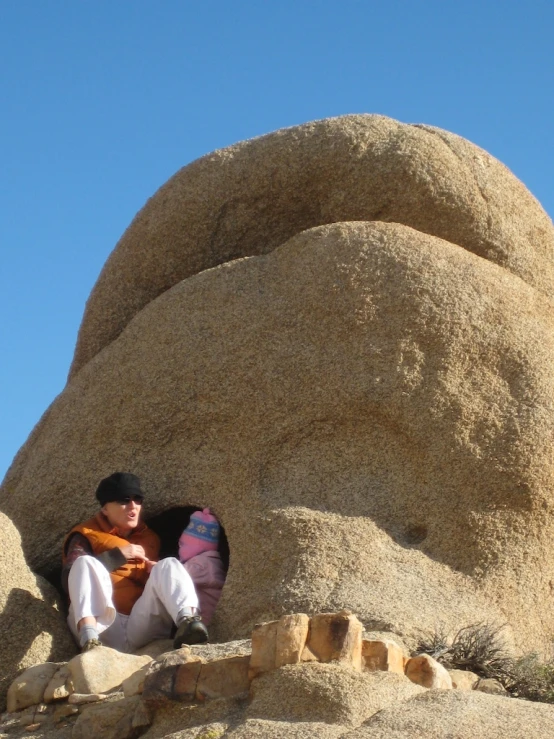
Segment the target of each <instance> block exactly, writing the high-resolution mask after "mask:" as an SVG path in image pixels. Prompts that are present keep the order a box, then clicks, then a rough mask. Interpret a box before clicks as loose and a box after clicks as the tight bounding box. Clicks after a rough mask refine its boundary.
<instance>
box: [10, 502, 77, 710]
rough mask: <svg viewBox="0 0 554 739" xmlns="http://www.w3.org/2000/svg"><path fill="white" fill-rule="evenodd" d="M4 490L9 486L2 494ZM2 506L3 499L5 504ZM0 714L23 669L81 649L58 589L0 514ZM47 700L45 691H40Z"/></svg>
mask: <svg viewBox="0 0 554 739" xmlns="http://www.w3.org/2000/svg"><path fill="white" fill-rule="evenodd" d="M3 494H4V489H2V493H1V494H0V497H1V496H2V495H3ZM0 505H1V503H0ZM0 537H1V539H2V548H1V550H0V614H1V616H2V629H1V630H2V638H1V639H0V665H1V670H0V713H1V712H2V711H3V710H4V709H5V707H6V694H7V692H8V688H9V686H10V684H11V683H12V681H13V680H14V679H15V678H16V676H17V675H18V673H20V672H21V671H22V670H26V669H27V668H29V667H34V666H36V665H39V664H41V663H45V662H47V661H48V662H54V661H63V660H66V659H70V658H71V657H72V656H73V655H74V654H75V652H76V647H75V644H74V642H73V638H72V636H71V634H70V633H69V630H68V628H67V624H66V622H65V618H64V616H63V615H62V612H61V603H60V601H59V595H58V593H57V592H56V590H55V589H54V588H53V587H52V585H50V583H49V582H47V581H46V580H45V579H44V578H42V577H39V576H38V575H35V574H33V573H32V572H31V570H30V569H29V567H28V565H27V563H26V561H25V558H24V556H23V552H22V550H21V538H20V536H19V533H18V532H17V530H16V528H15V526H14V525H13V523H12V522H11V521H10V520H9V518H8V517H7V516H5V515H4V514H3V513H0ZM41 700H42V696H41Z"/></svg>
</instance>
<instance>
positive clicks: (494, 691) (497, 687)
mask: <svg viewBox="0 0 554 739" xmlns="http://www.w3.org/2000/svg"><path fill="white" fill-rule="evenodd" d="M474 690H478V691H479V692H480V693H488V694H489V695H508V691H507V690H506V688H505V687H504V686H503V685H502V683H501V682H499V681H498V680H494V678H491V677H485V678H481V679H480V680H478V681H477V684H476V685H475V687H474Z"/></svg>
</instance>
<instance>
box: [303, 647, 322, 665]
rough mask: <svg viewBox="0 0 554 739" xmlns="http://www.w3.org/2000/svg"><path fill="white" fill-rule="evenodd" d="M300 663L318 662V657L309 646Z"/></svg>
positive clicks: (305, 648)
mask: <svg viewBox="0 0 554 739" xmlns="http://www.w3.org/2000/svg"><path fill="white" fill-rule="evenodd" d="M300 661H301V662H317V661H318V659H317V657H316V656H315V654H314V653H313V652H312V650H311V649H310V648H309V647H308V645H307V644H306V646H305V647H304V649H303V650H302V656H301V659H300Z"/></svg>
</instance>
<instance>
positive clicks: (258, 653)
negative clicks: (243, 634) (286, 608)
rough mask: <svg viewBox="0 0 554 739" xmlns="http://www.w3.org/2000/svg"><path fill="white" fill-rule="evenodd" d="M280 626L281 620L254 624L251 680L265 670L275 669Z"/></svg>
mask: <svg viewBox="0 0 554 739" xmlns="http://www.w3.org/2000/svg"><path fill="white" fill-rule="evenodd" d="M278 626H279V621H268V622H267V623H263V624H256V625H255V626H254V629H253V631H252V656H251V657H250V671H249V676H250V679H251V680H252V679H253V678H255V677H256V676H257V675H260V674H261V673H263V672H269V671H270V670H274V669H275V651H276V644H277V628H278Z"/></svg>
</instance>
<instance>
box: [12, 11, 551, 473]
mask: <svg viewBox="0 0 554 739" xmlns="http://www.w3.org/2000/svg"><path fill="white" fill-rule="evenodd" d="M553 7H554V4H552V3H551V2H546V0H544V1H542V0H540V1H539V0H528V2H526V3H523V2H515V1H513V0H504V2H499V1H498V0H494V1H491V0H481V1H480V2H474V1H473V0H469V1H468V0H463V2H459V3H448V2H445V1H444V0H441V2H438V1H436V0H431V1H430V2H426V1H425V0H419V1H417V2H416V1H415V0H414V1H408V0H388V1H387V2H371V1H370V0H359V1H356V0H341V1H340V2H334V1H331V0H327V1H326V0H321V1H320V2H316V1H315V0H313V1H312V0H296V1H295V2H291V1H290V0H280V1H279V2H271V3H270V2H263V0H257V2H254V1H250V0H248V1H244V2H243V1H241V0H234V1H233V2H230V0H227V1H225V0H214V1H212V2H210V0H204V2H202V3H200V2H187V1H186V0H180V1H178V0H156V2H154V0H151V1H150V2H145V1H144V0H11V1H10V0H3V1H1V0H0V68H1V69H2V73H1V75H0V100H1V101H2V102H1V111H2V114H1V116H0V141H1V154H2V156H1V166H0V196H1V201H0V202H1V206H0V249H1V257H2V260H1V269H0V345H1V349H2V353H1V362H0V479H1V478H2V477H3V475H4V473H5V471H6V470H7V468H8V466H9V464H10V463H11V460H12V458H13V456H14V455H15V453H16V452H17V450H18V449H19V447H20V446H21V445H22V444H23V443H24V441H25V439H26V437H27V436H28V434H29V433H30V431H31V429H32V427H33V426H34V425H35V423H36V422H37V421H38V420H39V418H40V416H41V415H42V413H43V412H44V411H45V410H46V408H47V407H48V405H49V404H50V403H51V401H52V400H53V399H54V397H55V396H56V395H57V394H58V393H59V392H60V391H61V390H62V389H63V386H64V384H65V380H66V375H67V371H68V369H69V365H70V362H71V357H72V354H73V349H74V346H75V339H76V336H77V330H78V327H79V323H80V320H81V317H82V313H83V309H84V305H85V301H86V299H87V296H88V294H89V292H90V290H91V288H92V286H93V284H94V282H95V281H96V278H97V276H98V274H99V272H100V270H101V268H102V265H103V263H104V262H105V260H106V258H107V256H108V255H109V253H110V252H111V250H112V249H113V247H114V246H115V244H116V242H117V240H118V239H119V237H120V236H121V234H122V233H123V231H124V230H125V228H126V227H127V225H128V224H129V222H130V221H131V219H132V217H133V216H134V214H135V213H136V212H137V210H139V209H140V208H141V207H142V205H143V204H144V202H145V200H146V199H147V198H148V197H149V196H150V195H152V194H153V193H154V192H155V190H156V189H157V188H158V187H159V186H160V185H162V184H163V182H165V180H166V179H167V178H168V177H169V176H170V175H172V174H173V173H174V172H175V171H176V170H177V169H179V168H180V167H181V166H183V165H185V164H187V163H188V162H190V161H192V160H193V159H195V158H197V157H199V156H201V155H202V154H205V153H206V152H209V151H212V150H213V149H216V148H219V147H222V146H227V145H229V144H232V143H234V142H236V141H240V140H242V139H245V138H251V137H252V136H258V135H260V134H263V133H267V132H269V131H273V130H275V129H277V128H281V127H283V126H291V125H295V124H298V123H303V122H305V121H309V120H313V119H316V118H324V117H327V116H334V115H341V114H345V113H359V112H367V113H380V114H384V115H388V116H391V117H393V118H397V119H398V120H401V121H404V122H407V123H428V124H431V125H435V126H440V127H442V128H445V129H447V130H449V131H453V132H455V133H458V134H460V135H461V136H464V137H466V138H468V139H470V140H471V141H473V142H475V143H476V144H478V145H480V146H482V147H483V148H485V149H487V150H488V151H489V152H491V153H492V154H493V155H494V156H496V157H497V158H498V159H500V160H501V161H503V162H504V163H505V164H506V165H507V166H508V167H510V169H511V170H512V171H513V172H514V173H515V174H516V175H517V176H518V177H519V178H520V179H521V180H523V182H524V183H525V184H526V185H527V187H528V188H529V189H530V190H531V191H532V192H533V194H534V195H535V196H536V197H537V198H538V199H539V200H540V201H541V203H542V205H543V207H544V208H545V210H546V211H547V212H548V213H549V215H550V216H551V217H552V216H553V214H554V188H553V186H552V179H553V178H552V173H553V171H554V145H553V141H552V121H553V119H554V115H553V114H554V103H553V100H554V81H553V80H554V46H553V44H552V37H553V35H554V9H553Z"/></svg>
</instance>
